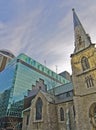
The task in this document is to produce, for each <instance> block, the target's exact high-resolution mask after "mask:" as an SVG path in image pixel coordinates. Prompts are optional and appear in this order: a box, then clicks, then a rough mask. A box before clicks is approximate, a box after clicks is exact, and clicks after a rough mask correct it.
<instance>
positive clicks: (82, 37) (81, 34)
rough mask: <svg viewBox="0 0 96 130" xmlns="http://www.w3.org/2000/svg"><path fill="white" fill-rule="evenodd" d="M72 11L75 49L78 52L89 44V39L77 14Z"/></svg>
mask: <svg viewBox="0 0 96 130" xmlns="http://www.w3.org/2000/svg"><path fill="white" fill-rule="evenodd" d="M72 11H73V23H74V35H75V51H74V52H79V51H81V50H83V49H85V48H86V47H88V46H89V45H90V44H91V40H90V37H89V35H88V34H86V32H85V30H84V28H83V26H82V24H81V22H80V20H79V18H78V16H77V15H76V13H75V10H74V9H72Z"/></svg>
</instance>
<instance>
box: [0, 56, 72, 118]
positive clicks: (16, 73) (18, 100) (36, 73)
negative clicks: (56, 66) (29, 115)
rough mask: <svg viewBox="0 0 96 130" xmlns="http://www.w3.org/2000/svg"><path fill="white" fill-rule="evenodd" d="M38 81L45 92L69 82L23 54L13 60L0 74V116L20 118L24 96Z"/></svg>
mask: <svg viewBox="0 0 96 130" xmlns="http://www.w3.org/2000/svg"><path fill="white" fill-rule="evenodd" d="M39 79H43V80H44V83H45V84H46V86H47V88H46V89H47V90H49V89H52V88H54V87H57V86H59V85H62V84H66V83H68V82H70V81H68V80H67V79H65V78H64V77H62V76H60V75H58V74H56V73H55V72H53V71H52V70H50V69H48V68H47V67H46V66H44V65H42V64H40V63H38V62H37V61H35V60H33V59H32V58H30V57H28V56H27V55H25V54H20V55H19V56H17V57H16V58H14V59H13V60H12V61H11V62H10V63H9V64H8V65H7V66H6V68H5V69H4V70H3V71H2V72H1V73H0V92H1V94H0V116H1V117H3V116H16V117H20V116H21V111H22V109H23V99H24V96H27V92H28V90H32V86H34V85H35V84H36V82H38V81H39ZM2 110H3V113H2Z"/></svg>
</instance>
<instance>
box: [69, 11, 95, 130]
mask: <svg viewBox="0 0 96 130" xmlns="http://www.w3.org/2000/svg"><path fill="white" fill-rule="evenodd" d="M73 22H74V35H75V50H74V52H73V54H72V55H71V65H72V80H73V84H74V105H75V111H76V115H75V121H76V130H96V48H95V44H92V42H91V40H90V37H89V35H88V34H86V32H85V30H84V28H83V26H82V24H81V22H80V20H79V19H78V16H77V15H76V13H75V10H74V9H73Z"/></svg>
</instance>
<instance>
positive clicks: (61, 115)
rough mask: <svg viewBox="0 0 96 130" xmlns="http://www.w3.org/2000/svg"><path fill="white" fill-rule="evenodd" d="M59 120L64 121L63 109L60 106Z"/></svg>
mask: <svg viewBox="0 0 96 130" xmlns="http://www.w3.org/2000/svg"><path fill="white" fill-rule="evenodd" d="M60 121H64V110H63V108H62V107H61V108H60Z"/></svg>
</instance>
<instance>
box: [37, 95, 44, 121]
mask: <svg viewBox="0 0 96 130" xmlns="http://www.w3.org/2000/svg"><path fill="white" fill-rule="evenodd" d="M42 106H43V102H42V100H41V98H40V97H39V98H38V99H37V102H36V120H41V119H42Z"/></svg>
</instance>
